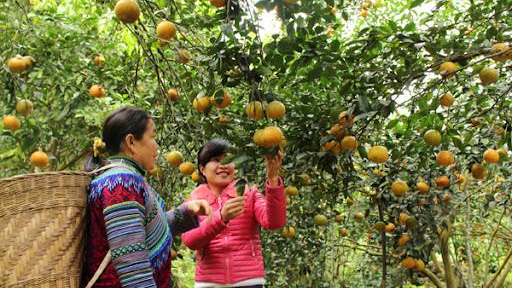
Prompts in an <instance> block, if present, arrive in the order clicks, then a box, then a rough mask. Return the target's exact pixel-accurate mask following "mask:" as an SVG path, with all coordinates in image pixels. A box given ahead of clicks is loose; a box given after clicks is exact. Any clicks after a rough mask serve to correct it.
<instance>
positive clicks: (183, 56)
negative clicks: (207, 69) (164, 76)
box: [176, 49, 192, 64]
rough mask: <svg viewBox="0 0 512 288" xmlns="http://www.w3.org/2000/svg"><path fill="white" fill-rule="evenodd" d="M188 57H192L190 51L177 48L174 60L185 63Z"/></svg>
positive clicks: (188, 59)
mask: <svg viewBox="0 0 512 288" xmlns="http://www.w3.org/2000/svg"><path fill="white" fill-rule="evenodd" d="M190 59H192V56H191V55H190V52H188V51H187V50H185V49H179V50H178V56H177V59H176V62H178V63H182V64H187V63H188V62H189V61H190Z"/></svg>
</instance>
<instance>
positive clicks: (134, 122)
mask: <svg viewBox="0 0 512 288" xmlns="http://www.w3.org/2000/svg"><path fill="white" fill-rule="evenodd" d="M149 119H151V116H149V114H148V113H147V112H146V111H144V110H142V109H140V108H136V107H124V108H120V109H118V110H116V111H114V112H113V113H112V114H110V116H108V117H107V120H105V123H104V124H103V135H102V137H103V142H105V145H106V150H107V152H108V153H109V154H110V155H116V154H118V153H119V151H120V150H121V143H122V142H123V140H124V138H125V137H126V135H128V134H132V135H133V137H135V139H137V140H140V139H142V137H143V136H144V132H146V129H147V126H148V120H149Z"/></svg>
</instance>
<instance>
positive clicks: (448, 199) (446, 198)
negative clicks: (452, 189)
mask: <svg viewBox="0 0 512 288" xmlns="http://www.w3.org/2000/svg"><path fill="white" fill-rule="evenodd" d="M442 201H443V202H444V203H449V202H451V201H452V195H451V194H450V193H445V194H444V195H443V198H442Z"/></svg>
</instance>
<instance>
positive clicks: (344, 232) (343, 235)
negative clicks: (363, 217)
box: [339, 228, 348, 237]
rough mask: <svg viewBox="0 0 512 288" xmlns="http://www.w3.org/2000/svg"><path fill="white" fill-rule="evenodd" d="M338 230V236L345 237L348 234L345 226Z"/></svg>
mask: <svg viewBox="0 0 512 288" xmlns="http://www.w3.org/2000/svg"><path fill="white" fill-rule="evenodd" d="M339 232H340V236H341V237H347V236H348V229H347V228H341V229H340V231H339Z"/></svg>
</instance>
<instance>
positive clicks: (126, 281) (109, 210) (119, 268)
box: [103, 175, 156, 288]
mask: <svg viewBox="0 0 512 288" xmlns="http://www.w3.org/2000/svg"><path fill="white" fill-rule="evenodd" d="M117 177H118V180H119V178H123V177H125V178H126V179H122V181H113V182H111V184H112V183H114V184H112V185H107V186H106V187H105V188H104V190H103V215H104V219H105V227H106V232H107V239H108V242H109V245H110V250H111V254H112V264H113V266H114V268H115V270H116V272H117V275H118V276H119V280H120V282H121V286H122V287H126V288H129V287H130V288H131V287H134V288H135V287H156V283H155V280H154V278H153V268H152V267H151V264H150V260H149V251H148V248H147V247H146V242H145V239H146V230H145V227H144V219H145V210H146V209H145V206H144V202H145V200H144V194H145V189H146V188H145V187H147V186H146V185H145V182H144V180H143V179H142V178H141V177H138V176H136V175H117ZM115 183H117V184H115Z"/></svg>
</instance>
